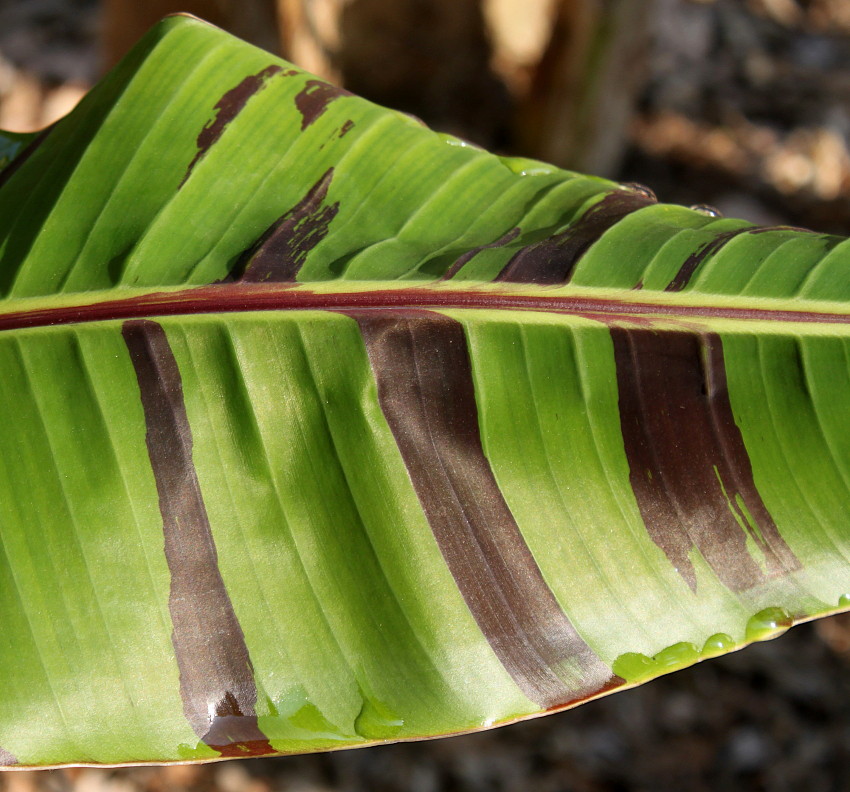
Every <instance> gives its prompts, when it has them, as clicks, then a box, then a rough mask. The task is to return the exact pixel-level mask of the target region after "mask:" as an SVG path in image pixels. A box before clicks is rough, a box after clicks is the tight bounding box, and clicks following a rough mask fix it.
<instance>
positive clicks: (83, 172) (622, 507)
mask: <svg viewBox="0 0 850 792" xmlns="http://www.w3.org/2000/svg"><path fill="white" fill-rule="evenodd" d="M848 250H850V247H848V243H847V242H846V241H844V240H843V239H841V238H839V237H834V236H828V235H821V234H816V233H812V232H807V231H804V230H801V229H795V228H786V227H777V228H764V227H757V226H754V225H752V224H750V223H746V222H743V221H738V220H727V219H724V218H718V217H717V216H715V215H714V214H713V213H705V212H700V211H694V210H689V209H684V208H681V207H675V206H667V205H663V204H658V203H657V202H656V201H655V199H654V197H653V196H652V195H651V194H650V193H649V192H648V191H646V190H645V189H641V188H637V187H635V186H628V185H627V186H621V185H617V184H613V183H611V182H607V181H604V180H601V179H593V178H589V177H584V176H580V175H578V174H574V173H569V172H566V171H561V170H558V169H556V168H554V167H551V166H548V165H545V164H543V163H539V162H533V161H530V160H520V159H508V158H501V157H497V156H494V155H491V154H489V153H487V152H484V151H481V150H479V149H477V148H475V147H474V146H471V145H469V144H467V143H465V142H463V141H461V140H458V139H456V138H453V137H451V136H447V135H440V134H437V133H434V132H432V131H430V130H428V129H427V128H425V127H423V126H422V125H421V124H420V123H419V122H418V121H416V120H415V119H412V118H410V117H408V116H405V115H403V114H400V113H396V112H394V111H390V110H386V109H383V108H379V107H376V106H375V105H372V104H370V103H368V102H366V101H364V100H362V99H359V98H356V97H353V96H351V95H349V94H346V93H345V92H343V91H340V90H339V89H336V88H334V87H332V86H330V85H328V84H326V83H323V82H321V81H319V80H317V79H315V78H314V77H312V76H311V75H309V74H306V73H304V72H302V71H301V70H299V69H297V68H295V67H293V66H291V65H290V64H287V63H284V62H282V61H279V60H277V59H275V58H272V57H271V56H270V55H268V54H267V53H264V52H261V51H260V50H257V49H254V48H252V47H250V46H248V45H246V44H243V43H241V42H239V41H237V40H235V39H232V38H230V37H229V36H227V35H226V34H224V33H223V32H221V31H219V30H216V29H214V28H211V27H209V26H207V25H205V24H203V23H201V22H199V21H197V20H193V19H190V18H180V17H174V18H169V19H166V20H164V21H163V22H162V23H161V24H160V25H159V26H157V27H156V28H155V29H154V30H152V31H151V33H150V34H149V35H148V36H147V37H146V38H145V39H144V40H143V41H142V42H141V43H140V44H139V45H138V46H137V48H136V49H135V50H134V51H133V52H132V53H131V54H130V55H129V56H128V58H127V59H126V60H125V61H124V62H123V63H122V64H121V65H120V66H119V67H118V68H117V69H116V70H115V71H114V72H113V73H112V74H111V75H110V76H108V77H107V78H106V79H105V80H104V81H103V82H102V83H101V84H100V85H99V86H97V87H96V88H95V89H93V91H92V92H91V93H90V94H89V95H88V96H87V97H86V98H85V99H84V100H83V102H82V103H81V105H80V106H79V107H78V108H77V109H76V110H75V111H74V112H73V113H71V114H70V115H69V116H68V117H67V118H65V119H63V120H61V121H60V122H58V123H57V124H56V125H55V126H53V127H52V128H50V129H49V130H47V131H46V132H44V133H42V134H40V135H38V136H31V137H22V136H14V135H7V134H5V133H4V134H3V135H2V136H0V405H2V410H3V414H5V415H6V418H5V419H4V420H3V421H0V451H2V453H0V625H2V627H0V764H1V765H4V766H8V767H32V766H55V765H62V764H85V763H102V764H118V763H138V762H167V761H188V760H210V759H217V758H222V757H237V756H258V755H270V754H276V753H292V752H304V751H319V750H328V749H334V748H344V747H351V746H360V745H366V744H370V743H376V742H385V741H393V740H403V739H417V738H423V737H430V736H437V735H445V734H451V733H457V732H463V731H468V730H474V729H480V728H486V727H490V726H494V725H497V724H502V723H507V722H510V721H514V720H518V719H522V718H526V717H531V716H535V715H539V714H541V713H545V712H550V711H554V710H560V709H564V708H567V707H571V706H574V705H576V704H579V703H581V702H584V701H587V700H589V699H592V698H595V697H598V696H601V695H604V694H607V693H610V692H612V691H616V690H621V689H624V688H627V687H629V686H632V685H635V684H639V683H641V682H644V681H646V680H649V679H652V678H653V677H656V676H659V675H661V674H664V673H667V672H669V671H672V670H675V669H677V668H681V667H683V666H687V665H690V664H692V663H695V662H697V661H699V660H702V659H705V658H709V657H713V656H716V655H719V654H722V653H725V652H729V651H732V650H734V649H737V648H740V647H741V646H743V645H745V644H747V643H750V642H752V641H758V640H763V639H765V638H770V637H773V636H775V635H778V634H779V633H781V632H783V631H784V630H786V629H787V628H788V627H789V626H791V625H792V624H794V623H795V622H799V621H803V620H806V619H810V618H814V617H816V616H821V615H824V614H827V613H831V612H835V611H838V610H846V609H848V608H850V598H848V594H850V518H849V517H848V515H850V333H848V322H850V303H848V300H850V255H848Z"/></svg>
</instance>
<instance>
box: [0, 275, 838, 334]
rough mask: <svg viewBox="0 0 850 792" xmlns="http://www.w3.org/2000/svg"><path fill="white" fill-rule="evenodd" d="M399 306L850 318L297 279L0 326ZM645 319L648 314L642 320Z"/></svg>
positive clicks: (41, 312)
mask: <svg viewBox="0 0 850 792" xmlns="http://www.w3.org/2000/svg"><path fill="white" fill-rule="evenodd" d="M355 308H356V309H361V310H362V309H374V310H381V309H383V310H402V309H404V308H415V309H423V308H469V309H481V310H486V309H503V310H504V309H518V310H530V311H543V312H547V313H562V314H570V315H574V316H581V317H586V318H591V319H596V320H598V321H603V322H606V321H616V320H617V319H629V318H632V319H635V320H638V321H640V319H641V317H669V318H677V317H678V318H682V319H741V320H750V321H780V322H806V323H811V322H815V323H834V324H847V323H850V313H847V314H842V313H830V312H826V311H804V310H788V309H771V308H732V307H721V306H711V305H670V304H658V303H651V302H634V301H632V300H620V299H616V298H599V297H581V296H575V295H573V296H563V297H559V296H552V295H551V294H525V295H518V294H505V293H500V292H494V291H481V290H473V289H470V290H458V289H442V288H439V289H435V288H425V287H412V288H409V289H377V290H374V291H362V292H357V291H353V292H333V293H321V292H314V291H310V290H309V289H308V288H305V287H303V286H300V285H296V284H280V283H277V284H250V285H244V284H219V285H214V286H201V287H197V288H188V289H185V290H183V291H174V292H150V293H148V294H144V295H141V296H139V295H137V296H134V297H128V298H125V299H115V300H107V301H103V302H97V303H92V304H88V305H79V306H61V307H52V308H37V309H30V310H21V311H14V312H10V313H6V314H0V330H16V329H21V328H27V327H47V326H52V325H64V324H77V323H83V322H101V321H109V320H121V319H137V318H143V317H156V316H181V315H192V314H202V313H234V312H246V311H293V310H328V311H341V310H350V309H355ZM644 321H646V320H644Z"/></svg>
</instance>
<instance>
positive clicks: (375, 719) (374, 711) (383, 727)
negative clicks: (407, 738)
mask: <svg viewBox="0 0 850 792" xmlns="http://www.w3.org/2000/svg"><path fill="white" fill-rule="evenodd" d="M402 726H404V719H403V718H401V717H399V715H398V714H397V713H395V712H393V711H392V710H391V709H390V708H389V707H388V706H387V705H386V704H382V703H381V702H380V701H375V700H374V699H369V698H364V699H363V706H362V707H361V708H360V714H359V715H358V716H357V717H356V718H355V719H354V730H355V731H356V732H357V733H358V734H359V735H360V736H361V737H365V738H366V739H367V740H388V739H390V738H392V737H395V735H396V734H398V733H399V732H400V731H401V728H402Z"/></svg>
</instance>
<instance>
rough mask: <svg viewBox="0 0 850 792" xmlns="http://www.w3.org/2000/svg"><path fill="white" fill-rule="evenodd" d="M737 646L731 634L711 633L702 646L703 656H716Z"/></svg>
mask: <svg viewBox="0 0 850 792" xmlns="http://www.w3.org/2000/svg"><path fill="white" fill-rule="evenodd" d="M734 648H735V641H734V640H733V638H732V636H731V635H727V634H726V633H715V634H714V635H710V636H709V637H708V638H707V639H706V642H705V644H704V645H703V647H702V656H703V657H716V656H717V655H722V654H726V653H727V652H731V651H732V650H733V649H734Z"/></svg>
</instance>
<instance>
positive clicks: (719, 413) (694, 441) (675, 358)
mask: <svg viewBox="0 0 850 792" xmlns="http://www.w3.org/2000/svg"><path fill="white" fill-rule="evenodd" d="M611 337H612V339H613V342H614V355H615V359H616V364H617V385H618V388H619V403H620V423H621V425H622V432H623V443H624V446H625V451H626V456H627V457H628V460H629V469H630V473H629V479H630V481H631V485H632V489H633V491H634V494H635V498H636V500H637V504H638V507H639V508H640V512H641V515H642V517H643V520H644V523H645V524H646V528H647V531H648V532H649V535H650V536H651V537H652V540H653V541H654V542H655V543H656V544H657V545H658V546H659V547H660V548H661V549H662V550H663V551H664V553H665V555H666V556H667V558H669V559H670V563H672V564H673V566H674V567H675V568H676V569H677V570H678V572H679V574H680V575H681V576H682V577H683V578H684V579H685V581H687V583H688V585H689V586H690V587H691V588H692V589H694V590H695V589H696V573H695V570H694V567H693V564H692V563H691V560H690V558H689V557H688V554H689V552H690V551H691V549H692V548H693V547H696V548H697V549H698V550H699V552H700V554H701V555H702V556H703V558H705V560H706V561H707V562H708V564H709V566H710V567H711V568H712V569H713V570H714V573H715V574H716V575H717V577H718V578H719V579H720V581H721V582H722V583H723V584H724V585H725V586H727V587H728V588H730V589H732V590H733V591H744V590H746V589H749V588H751V587H752V586H755V585H757V584H759V583H762V582H764V581H765V580H766V579H767V578H770V577H774V576H777V575H781V574H784V573H786V572H789V571H791V570H795V569H798V568H799V567H800V563H799V561H798V560H797V558H796V557H795V556H794V555H793V553H792V552H791V550H790V549H789V547H788V545H787V544H786V543H785V540H784V539H783V538H782V536H781V535H780V533H779V530H778V529H777V527H776V524H775V523H774V522H773V518H772V517H771V516H770V514H769V513H768V511H767V508H766V507H765V505H764V502H763V501H762V498H761V495H760V494H759V492H758V490H757V489H756V485H755V482H754V481H753V471H752V466H751V464H750V458H749V456H748V454H747V449H746V447H745V446H744V439H743V437H742V435H741V431H740V429H739V428H738V426H737V424H736V423H735V418H734V416H733V414H732V405H731V403H730V401H729V392H728V388H727V383H726V367H725V364H724V361H723V347H722V344H721V341H720V338H719V336H717V335H715V334H706V335H702V336H701V335H697V334H694V333H688V332H681V331H676V332H667V331H665V332H659V331H652V330H642V329H639V330H633V329H626V328H622V327H612V328H611ZM748 539H749V540H750V541H751V542H752V543H753V545H754V546H755V547H756V548H758V551H759V553H760V554H761V555H762V556H763V559H764V560H763V564H764V567H765V568H766V571H763V570H762V568H761V566H759V564H758V563H757V562H756V560H755V559H754V558H753V556H752V555H751V554H750V552H749V550H748V548H747V540H748Z"/></svg>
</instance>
